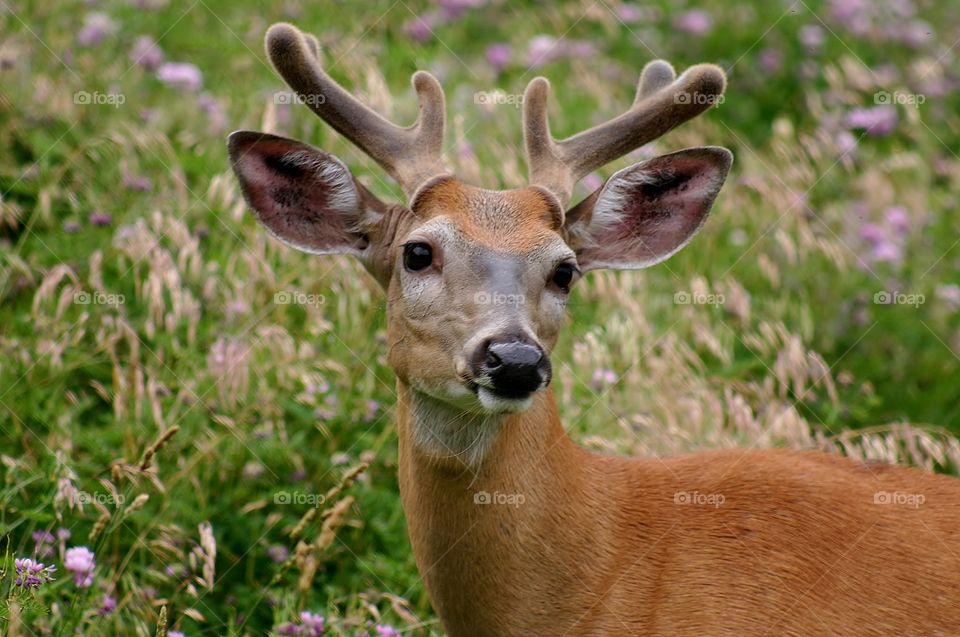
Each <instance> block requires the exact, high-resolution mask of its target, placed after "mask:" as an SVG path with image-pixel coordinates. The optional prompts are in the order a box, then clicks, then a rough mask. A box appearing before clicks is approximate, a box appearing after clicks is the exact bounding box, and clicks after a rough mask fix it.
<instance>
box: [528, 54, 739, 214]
mask: <svg viewBox="0 0 960 637" xmlns="http://www.w3.org/2000/svg"><path fill="white" fill-rule="evenodd" d="M725 86H726V76H725V75H724V73H723V70H722V69H720V68H719V67H717V66H714V65H712V64H698V65H696V66H693V67H690V68H689V69H687V71H686V72H685V73H683V74H682V75H681V76H680V77H679V78H677V77H676V75H675V73H674V71H673V67H672V66H670V64H668V63H667V62H665V61H663V60H655V61H653V62H650V63H649V64H647V65H646V67H644V69H643V73H641V75H640V81H639V82H638V83H637V94H636V98H635V99H634V102H633V105H632V106H631V107H630V109H629V110H627V111H626V112H625V113H623V114H622V115H620V116H619V117H616V118H614V119H612V120H610V121H608V122H605V123H603V124H600V125H598V126H594V127H593V128H591V129H589V130H586V131H583V132H581V133H578V134H576V135H574V136H572V137H568V138H567V139H564V140H560V141H557V140H555V139H554V138H553V136H552V135H551V134H550V123H549V119H548V117H547V98H548V97H549V93H550V83H549V82H548V81H547V80H546V78H543V77H537V78H534V79H533V80H532V81H531V82H530V84H529V85H528V86H527V90H526V92H525V93H524V96H523V120H524V121H523V132H524V143H525V145H526V150H527V163H528V166H529V172H530V183H531V184H535V185H539V186H543V187H545V188H547V189H548V190H550V191H551V192H553V193H554V194H555V195H556V196H557V198H558V199H559V200H560V203H561V204H562V205H566V204H567V203H568V202H569V201H570V197H571V195H572V194H573V187H574V185H576V183H577V182H578V181H579V180H580V179H581V178H583V177H584V176H585V175H587V174H588V173H589V172H590V171H592V170H595V169H597V168H599V167H600V166H603V165H604V164H607V163H609V162H611V161H613V160H614V159H617V158H618V157H622V156H624V155H626V154H627V153H629V152H630V151H632V150H634V149H635V148H639V147H640V146H643V145H644V144H646V143H647V142H649V141H651V140H654V139H656V138H657V137H660V136H661V135H663V134H664V133H666V132H667V131H669V130H671V129H672V128H674V127H676V126H678V125H679V124H682V123H683V122H685V121H687V120H689V119H692V118H694V117H696V116H697V115H699V114H700V113H702V112H703V111H705V110H706V109H707V108H709V107H710V106H712V105H713V104H715V103H716V101H717V98H718V97H719V96H720V95H722V94H723V90H724V88H725Z"/></svg>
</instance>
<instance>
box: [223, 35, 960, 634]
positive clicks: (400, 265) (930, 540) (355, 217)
mask: <svg viewBox="0 0 960 637" xmlns="http://www.w3.org/2000/svg"><path fill="white" fill-rule="evenodd" d="M266 45H267V51H268V54H269V57H270V59H271V61H272V62H273V64H274V66H275V67H276V69H277V70H278V71H279V73H280V75H282V76H283V78H284V79H285V80H286V81H287V82H288V83H289V84H290V86H291V87H292V88H293V89H294V90H295V91H296V92H297V93H298V94H299V95H301V96H303V97H304V101H305V102H306V103H307V104H309V105H310V107H311V108H312V109H313V110H314V111H315V112H316V113H317V114H318V115H319V116H320V117H321V118H323V120H325V121H326V122H327V123H328V124H330V125H331V126H332V127H333V128H335V129H336V130H337V131H339V132H340V133H341V134H342V135H344V136H345V137H347V138H348V139H349V140H350V141H352V142H353V143H354V144H356V145H357V146H358V147H359V148H361V149H362V150H363V151H364V152H366V153H367V154H368V155H370V157H372V158H373V159H374V160H376V161H377V162H378V163H379V164H380V165H381V166H382V167H383V168H384V169H385V170H386V171H387V172H388V173H389V174H390V175H391V176H393V177H394V178H395V179H396V180H397V181H398V182H399V183H400V185H401V186H402V187H403V189H404V191H405V193H406V195H407V197H408V205H406V206H404V205H398V204H387V203H384V202H382V201H380V200H379V199H378V198H377V197H375V196H374V195H373V194H371V192H370V191H369V190H367V189H366V188H365V187H364V186H363V185H362V184H360V183H359V182H358V181H357V180H356V179H355V178H354V177H353V176H352V175H351V173H350V171H349V170H348V169H347V167H346V166H345V165H344V164H343V163H342V162H341V161H340V160H339V159H337V158H336V157H333V156H332V155H329V154H327V153H325V152H323V151H321V150H318V149H316V148H313V147H311V146H308V145H306V144H303V143H300V142H297V141H293V140H289V139H284V138H281V137H277V136H274V135H267V134H262V133H255V132H237V133H234V134H233V135H231V137H230V143H229V150H230V158H231V162H232V165H233V169H234V170H235V171H236V174H237V176H238V177H239V180H240V184H241V186H242V189H243V193H244V195H245V196H246V199H247V201H248V202H249V205H250V207H251V208H252V209H253V210H254V212H255V213H256V216H257V218H258V219H259V221H260V222H261V223H262V224H263V225H264V226H266V228H267V230H268V231H269V232H270V233H272V234H273V235H274V236H276V237H277V238H278V239H280V240H281V241H283V242H284V243H286V244H288V245H290V246H293V247H295V248H297V249H299V250H303V251H306V252H310V253H313V254H335V253H342V254H352V255H354V256H356V257H357V258H359V259H360V260H361V262H362V263H363V264H364V266H365V267H366V269H367V270H368V271H369V272H370V274H371V275H372V276H373V277H374V278H375V279H376V280H377V281H378V282H379V283H380V284H381V285H382V286H383V288H384V290H385V291H386V294H387V299H388V301H387V315H388V325H389V327H388V340H389V361H390V364H391V366H392V367H393V369H394V370H395V371H396V375H397V395H398V398H397V401H398V402H397V413H398V420H399V422H398V436H399V445H400V449H399V462H400V490H401V496H402V499H403V506H404V510H405V511H406V515H407V521H408V525H409V533H410V540H411V543H412V545H413V551H414V554H415V556H416V561H417V564H418V566H419V569H420V573H421V574H422V576H423V579H424V581H425V584H426V588H427V591H428V592H429V595H430V598H431V600H432V601H433V604H434V607H435V608H436V611H437V613H438V614H439V616H440V617H441V618H442V620H443V624H444V627H445V629H446V631H447V633H448V634H449V635H451V636H453V637H460V636H470V637H474V636H478V635H480V636H483V635H490V636H504V635H518V636H521V635H522V636H529V635H664V636H667V635H669V636H677V635H691V636H694V635H695V636H701V635H712V636H717V635H731V636H733V635H736V636H738V637H739V636H743V635H774V636H778V635H797V636H800V635H803V636H807V635H838V636H845V637H847V636H851V635H878V636H879V635H925V636H926V635H960V482H957V481H955V480H953V479H950V478H947V477H943V476H936V475H932V474H929V473H926V472H923V471H920V470H916V469H909V468H902V467H894V466H876V465H868V464H863V463H860V462H855V461H853V460H850V459H845V458H842V457H838V456H832V455H826V454H821V453H812V452H799V451H786V450H753V451H749V450H732V451H730V450H728V451H721V452H708V453H700V454H693V455H687V456H681V457H675V458H663V459H628V458H619V457H611V456H606V455H599V454H595V453H590V452H588V451H586V450H584V449H581V448H580V447H578V446H577V445H576V444H574V442H572V441H571V440H570V438H569V437H568V436H567V434H566V433H565V431H564V429H563V426H562V424H561V422H560V419H559V416H558V414H557V407H556V403H555V401H554V398H553V394H552V392H551V389H550V386H549V385H550V378H551V366H550V352H551V350H552V348H553V347H554V344H555V343H556V341H557V335H558V333H559V331H560V328H561V325H562V324H563V322H564V308H565V306H566V302H567V296H568V295H569V294H570V289H571V288H572V286H573V285H574V284H575V283H576V282H577V281H578V280H579V279H580V278H581V276H582V275H583V274H584V273H586V272H588V271H590V270H595V269H599V268H614V269H632V268H644V267H647V266H651V265H654V264H656V263H658V262H660V261H663V260H664V259H666V258H668V257H669V256H670V255H672V254H673V253H675V252H676V251H677V250H679V249H680V248H681V247H683V246H684V245H685V244H686V243H687V242H688V241H690V239H691V237H692V236H693V235H694V234H695V233H696V232H697V230H698V229H699V228H700V227H701V226H702V225H703V222H704V220H705V219H706V217H707V213H708V212H709V210H710V207H711V205H712V203H713V200H714V197H716V195H717V192H718V191H719V190H720V187H721V184H722V183H723V181H724V178H725V177H726V175H727V171H728V170H729V168H730V164H731V159H732V157H731V154H730V152H728V151H727V150H725V149H723V148H717V147H703V148H691V149H687V150H681V151H678V152H674V153H671V154H668V155H664V156H662V157H657V158H654V159H649V160H646V161H642V162H640V163H637V164H634V165H633V166H630V167H628V168H624V169H623V170H621V171H619V172H617V173H616V174H614V175H613V176H612V177H611V178H610V179H608V180H607V182H606V183H605V184H604V185H603V186H601V187H600V188H599V189H598V190H597V191H596V192H594V193H593V194H592V195H590V196H589V197H587V198H586V199H584V200H583V201H582V202H580V203H579V204H577V205H576V206H574V207H572V208H571V209H570V210H565V208H566V205H567V203H568V201H569V199H570V197H571V194H572V191H573V187H574V185H575V183H576V182H577V181H578V180H579V179H580V178H582V177H583V176H584V175H586V174H587V173H588V172H590V171H592V170H594V169H596V168H598V167H600V166H603V165H604V164H606V163H608V162H610V161H612V160H614V159H616V158H618V157H620V156H622V155H624V154H625V153H628V152H630V151H631V150H633V149H635V148H637V147H639V146H640V145H642V144H645V143H647V142H649V141H650V140H652V139H654V138H656V137H658V136H660V135H662V134H663V133H665V132H667V131H669V130H670V129H672V128H673V127H675V126H677V125H678V124H680V123H682V122H684V121H685V120H688V119H690V118H692V117H694V116H696V115H697V114H699V113H700V112H702V111H704V110H705V109H706V108H708V107H709V105H710V104H711V103H714V101H715V98H717V97H719V96H720V95H721V94H722V92H723V90H724V86H725V78H724V74H723V72H722V71H721V70H720V69H719V68H717V67H715V66H711V65H697V66H694V67H692V68H690V69H688V70H687V71H686V72H685V73H683V74H682V75H680V76H679V77H675V75H674V72H673V69H672V68H671V67H670V65H669V64H667V63H666V62H663V61H655V62H651V63H650V64H648V65H647V66H646V68H645V69H644V70H643V73H642V74H641V76H640V82H639V87H638V89H637V94H636V99H635V101H634V103H633V105H632V106H631V107H630V109H629V110H628V111H626V112H625V113H624V114H622V115H620V116H619V117H617V118H615V119H613V120H610V121H609V122H606V123H604V124H601V125H599V126H596V127H594V128H591V129H589V130H587V131H585V132H582V133H580V134H578V135H574V136H573V137H570V138H568V139H564V140H556V139H554V138H553V137H552V135H551V134H550V127H549V125H548V122H547V97H548V92H549V84H548V83H547V81H546V80H545V79H543V78H537V79H534V80H533V81H532V82H531V83H530V85H529V86H528V87H527V90H526V93H525V94H524V102H523V127H524V141H525V145H526V151H527V160H528V164H529V170H530V185H529V186H527V187H525V188H520V189H516V190H505V191H493V190H485V189H483V188H478V187H476V186H472V185H468V184H466V183H463V182H462V181H459V180H458V179H457V178H456V177H454V176H453V175H451V174H449V173H447V172H446V171H445V170H444V167H443V163H442V159H441V149H442V143H443V130H444V118H445V115H444V96H443V90H442V88H441V87H440V85H439V83H438V82H437V80H436V79H434V78H433V76H431V75H430V74H428V73H424V72H418V73H416V74H415V75H414V76H413V86H414V88H415V89H416V92H417V94H418V96H419V99H420V115H419V118H418V119H417V121H416V123H415V124H413V125H412V126H410V127H408V128H400V127H398V126H396V125H394V124H392V123H390V122H388V121H387V120H385V119H384V118H382V117H381V116H379V115H378V114H376V113H375V112H373V111H372V110H370V109H369V108H367V107H365V106H364V105H362V104H361V103H360V102H359V101H358V100H356V99H355V98H354V97H352V96H351V95H350V94H349V93H347V92H346V91H345V90H344V89H343V88H342V87H340V86H339V85H338V84H337V83H335V82H334V81H333V80H332V79H331V78H330V77H329V76H328V75H327V74H326V73H325V72H324V71H323V70H322V69H321V67H320V63H319V49H318V45H317V41H316V40H315V39H314V38H312V37H311V36H305V35H304V34H302V33H301V32H299V31H298V30H297V29H295V28H294V27H292V26H290V25H286V24H278V25H275V26H273V27H272V28H271V29H270V30H269V32H268V33H267V38H266Z"/></svg>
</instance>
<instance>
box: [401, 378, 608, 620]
mask: <svg viewBox="0 0 960 637" xmlns="http://www.w3.org/2000/svg"><path fill="white" fill-rule="evenodd" d="M398 419H399V422H398V425H399V428H398V433H399V465H400V466H399V474H400V493H401V497H402V499H403V506H404V511H405V513H406V517H407V524H408V529H409V533H410V540H411V544H412V546H413V551H414V555H415V557H416V560H417V565H418V567H419V569H420V573H421V575H422V576H423V579H424V582H425V584H426V587H427V590H428V592H429V594H430V597H431V600H432V601H433V604H434V607H435V608H436V610H437V612H438V614H439V615H440V616H441V617H442V618H443V619H444V623H445V627H446V629H447V631H448V633H449V634H450V635H451V637H453V636H454V635H460V634H470V635H481V634H482V635H486V634H490V635H493V634H496V635H512V634H516V633H515V631H517V630H518V627H526V628H527V629H534V628H535V622H537V621H538V619H537V617H536V615H535V614H533V615H532V614H531V613H530V608H529V604H530V602H531V600H534V599H537V598H538V597H541V596H542V598H543V599H544V600H546V599H553V600H555V599H556V595H557V594H558V592H559V591H563V590H565V587H569V586H577V587H578V588H579V587H581V586H583V585H584V584H585V583H589V582H590V581H591V579H592V578H593V577H594V576H595V574H596V573H599V572H602V571H600V570H598V565H596V564H590V563H589V560H581V561H580V562H579V563H575V564H571V563H570V560H569V556H570V555H578V554H579V555H582V554H583V553H584V551H585V550H586V549H588V548H589V547H590V546H595V545H596V543H601V545H602V542H603V539H604V532H605V530H610V531H609V532H612V529H613V527H614V526H615V525H614V524H613V523H612V520H610V515H611V511H612V510H614V509H615V507H612V506H609V502H610V497H611V494H610V491H611V489H610V487H609V485H607V486H604V485H602V484H601V479H604V480H609V478H610V477H611V476H610V475H609V474H610V473H611V467H609V466H607V468H606V469H605V470H604V472H599V471H597V470H596V467H595V464H594V460H595V459H596V457H595V456H593V455H592V454H590V453H588V452H586V451H585V450H583V449H581V448H580V447H578V446H577V445H576V444H574V443H573V442H572V441H571V440H570V438H569V437H568V436H567V435H566V433H565V432H564V430H563V427H562V425H561V423H560V420H559V417H558V413H557V408H556V405H555V403H554V399H553V395H552V393H551V392H550V391H549V390H548V391H544V392H540V393H539V394H538V395H537V397H536V399H535V402H534V404H533V405H532V406H531V407H530V408H529V409H527V410H526V411H524V412H522V413H519V414H511V415H499V416H486V417H478V416H473V415H468V414H465V413H464V412H460V411H457V410H456V409H455V408H453V407H447V406H444V405H441V404H437V403H435V402H434V401H433V400H432V399H430V398H428V397H426V396H424V395H422V394H420V393H418V392H416V391H414V390H412V389H410V388H409V387H407V386H405V385H404V384H402V383H400V384H399V386H398ZM484 427H486V428H488V429H489V431H485V430H483V429H482V428H484ZM437 436H441V437H442V442H443V444H444V445H446V446H447V447H449V451H448V453H447V455H446V456H443V455H441V454H438V451H437V444H436V443H437V442H438V440H437V439H436V437H437ZM464 441H474V442H473V443H472V444H474V445H481V446H484V448H483V452H482V453H480V452H477V451H476V450H475V449H472V448H470V447H469V444H470V443H466V442H464ZM464 444H467V445H468V446H466V447H464V446H463V445H464ZM458 445H459V447H458ZM613 471H614V472H616V469H615V468H614V469H613ZM604 473H606V475H604ZM605 522H610V523H605ZM504 590H513V591H522V592H523V594H518V595H516V596H515V597H516V599H515V600H507V601H505V600H504V595H503V591H504ZM521 599H526V600H527V601H526V602H525V606H524V607H523V608H521V607H519V606H518V604H521V603H523V602H521V601H520V600H521ZM512 605H513V606H515V607H512ZM555 619H556V617H554V620H555ZM480 627H483V628H480Z"/></svg>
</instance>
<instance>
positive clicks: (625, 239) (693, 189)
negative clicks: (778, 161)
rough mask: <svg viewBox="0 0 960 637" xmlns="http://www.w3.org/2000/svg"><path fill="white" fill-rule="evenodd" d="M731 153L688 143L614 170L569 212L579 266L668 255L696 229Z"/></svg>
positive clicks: (620, 265)
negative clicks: (596, 188) (614, 171)
mask: <svg viewBox="0 0 960 637" xmlns="http://www.w3.org/2000/svg"><path fill="white" fill-rule="evenodd" d="M732 162H733V155H732V154H731V153H730V151H728V150H727V149H725V148H718V147H715V146H708V147H703V148H688V149H686V150H681V151H678V152H675V153H671V154H669V155H663V156H661V157H655V158H653V159H649V160H647V161H643V162H640V163H639V164H634V165H633V166H629V167H627V168H624V169H623V170H621V171H619V172H617V173H615V174H614V175H613V176H612V177H610V179H608V180H607V182H606V183H605V184H604V185H603V186H601V187H600V189H598V190H597V191H596V192H594V193H593V194H592V195H590V196H589V197H587V198H586V199H584V200H583V201H582V202H580V203H579V204H577V206H576V207H574V208H573V209H572V210H570V211H569V212H568V213H567V215H566V221H565V228H566V231H567V237H568V241H569V243H570V246H571V247H572V248H573V249H574V251H575V252H576V253H577V260H578V262H579V264H580V267H581V269H583V270H584V271H586V270H596V269H599V268H611V269H618V270H620V269H638V268H646V267H648V266H651V265H654V264H656V263H659V262H661V261H664V260H665V259H667V258H669V257H670V256H672V255H673V254H675V253H676V252H678V251H679V250H680V249H681V248H682V247H683V246H685V245H686V244H687V243H688V242H689V241H690V239H692V238H693V235H695V234H696V233H697V231H698V230H699V229H700V227H701V226H702V225H703V222H704V221H705V220H706V218H707V214H709V212H710V207H711V206H712V205H713V200H714V199H715V198H716V196H717V193H718V192H719V191H720V187H721V186H722V185H723V180H724V179H725V178H726V176H727V172H728V171H729V170H730V164H731V163H732Z"/></svg>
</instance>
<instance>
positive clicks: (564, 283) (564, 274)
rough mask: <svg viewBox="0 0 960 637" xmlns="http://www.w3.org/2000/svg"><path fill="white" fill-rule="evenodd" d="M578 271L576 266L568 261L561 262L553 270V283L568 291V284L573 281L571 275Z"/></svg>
mask: <svg viewBox="0 0 960 637" xmlns="http://www.w3.org/2000/svg"><path fill="white" fill-rule="evenodd" d="M577 272H578V270H577V268H576V267H575V266H573V265H572V264H570V263H561V264H560V265H558V266H557V269H556V270H554V271H553V278H552V279H551V280H552V281H553V284H554V285H555V286H557V287H558V288H560V289H561V290H563V291H564V292H569V291H570V284H571V283H573V277H574V275H575V274H576V273H577Z"/></svg>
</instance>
